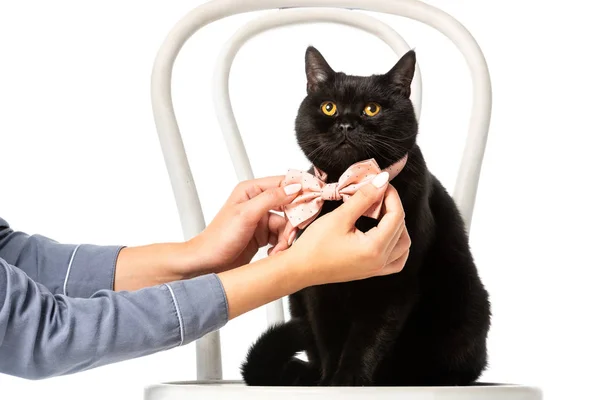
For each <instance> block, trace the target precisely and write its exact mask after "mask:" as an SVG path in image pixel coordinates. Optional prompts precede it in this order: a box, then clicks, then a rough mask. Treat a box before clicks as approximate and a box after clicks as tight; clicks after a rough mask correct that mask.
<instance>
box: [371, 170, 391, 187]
mask: <svg viewBox="0 0 600 400" xmlns="http://www.w3.org/2000/svg"><path fill="white" fill-rule="evenodd" d="M389 179H390V174H389V173H387V172H382V173H380V174H379V175H377V176H376V177H375V178H373V180H372V181H371V183H373V186H375V187H376V188H381V187H383V185H385V184H386V183H388V180H389Z"/></svg>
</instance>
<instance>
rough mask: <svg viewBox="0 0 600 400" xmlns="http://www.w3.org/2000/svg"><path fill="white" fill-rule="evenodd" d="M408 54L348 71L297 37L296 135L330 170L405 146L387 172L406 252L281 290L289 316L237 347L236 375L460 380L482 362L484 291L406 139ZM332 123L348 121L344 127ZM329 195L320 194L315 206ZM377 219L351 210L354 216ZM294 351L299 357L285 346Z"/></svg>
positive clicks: (439, 191)
mask: <svg viewBox="0 0 600 400" xmlns="http://www.w3.org/2000/svg"><path fill="white" fill-rule="evenodd" d="M415 62H416V60H415V53H414V52H412V51H411V52H408V53H407V54H406V55H404V56H403V57H402V58H401V59H400V61H398V63H397V64H396V65H395V66H394V67H393V68H392V69H391V70H390V71H389V72H388V73H387V74H383V75H373V76H369V77H358V76H350V75H346V74H344V73H340V72H334V71H333V70H332V69H331V68H330V67H329V65H328V64H327V62H326V61H325V59H324V58H323V57H322V55H321V54H320V53H319V52H318V51H317V50H316V49H314V48H312V47H309V48H308V49H307V52H306V73H307V79H308V82H307V92H308V95H307V97H306V98H305V99H304V101H303V102H302V104H301V106H300V109H299V112H298V117H297V119H296V134H297V139H298V143H299V145H300V147H301V148H302V150H303V151H304V153H305V154H306V155H307V158H308V159H309V160H310V161H311V162H312V163H313V165H315V166H317V167H319V168H321V169H322V170H324V171H325V172H326V173H328V178H329V179H330V180H332V181H335V180H337V179H338V178H339V176H340V174H341V173H342V172H343V171H344V170H345V169H346V168H347V167H349V166H350V165H351V164H353V163H355V162H357V161H360V160H364V159H368V158H375V159H376V160H377V162H378V164H379V165H380V167H381V168H385V167H387V166H389V165H391V164H392V163H394V162H396V161H398V160H400V159H401V158H402V157H403V156H404V155H405V154H407V153H408V163H407V165H406V167H405V169H404V170H403V171H402V172H401V173H400V175H398V176H397V177H396V178H395V179H393V180H392V182H391V183H392V184H393V185H394V187H395V188H396V189H397V190H398V192H399V194H400V197H401V198H402V203H403V205H404V208H405V211H406V227H407V229H408V232H409V233H410V235H411V239H412V246H411V252H410V256H409V259H408V261H407V264H406V266H405V268H404V269H403V270H402V272H400V273H398V274H393V275H389V276H385V277H376V278H371V279H366V280H362V281H356V282H348V283H340V284H332V285H322V286H316V287H309V288H307V289H304V290H302V291H300V292H298V293H295V294H293V295H291V296H290V308H291V310H290V311H291V315H292V320H291V321H289V322H287V323H285V324H283V325H280V326H276V327H273V328H270V329H269V330H268V331H267V332H266V333H264V334H263V335H262V336H261V337H260V338H259V339H258V341H257V342H256V343H255V344H254V345H253V346H252V348H251V349H250V351H249V353H248V358H247V360H246V362H245V363H244V364H243V366H242V375H243V377H244V380H245V382H246V383H247V384H249V385H264V386H271V385H282V386H285V385H322V386H340V385H341V386H361V385H381V386H385V385H394V386H405V385H411V386H413V385H415V386H420V385H432V386H439V385H469V384H472V383H473V382H475V381H476V380H477V379H478V378H479V376H480V375H481V373H482V371H483V370H484V369H485V368H486V366H487V350H486V341H487V334H488V330H489V327H490V304H489V301H488V293H487V291H486V290H485V288H484V286H483V284H482V282H481V281H480V279H479V275H478V273H477V269H476V267H475V264H474V262H473V258H472V256H471V252H470V249H469V245H468V240H467V235H466V233H465V228H464V223H463V220H462V218H461V217H460V214H459V212H458V210H457V208H456V206H455V203H454V202H453V200H452V198H451V197H450V195H449V194H448V193H447V192H446V190H445V189H444V187H443V186H442V185H441V183H440V182H439V181H438V180H437V179H436V178H435V177H434V176H433V175H432V174H431V173H430V172H429V171H428V169H427V167H426V164H425V161H424V159H423V156H422V154H421V151H420V149H419V147H418V146H417V144H416V136H417V131H418V126H417V120H416V118H415V114H414V110H413V107H412V103H411V101H410V100H409V96H410V84H411V81H412V78H413V74H414V68H415ZM325 101H333V102H335V103H336V105H337V114H336V115H334V116H326V115H325V114H324V113H322V112H321V104H322V103H323V102H325ZM368 102H376V103H378V104H380V105H381V111H380V113H379V114H377V115H375V116H373V117H369V116H366V115H364V114H363V113H362V110H363V108H364V107H365V104H366V103H368ZM340 124H350V125H349V128H347V129H346V130H345V131H344V130H343V129H341V128H340ZM347 126H348V125H347ZM339 204H340V203H338V202H326V203H325V207H324V209H323V211H322V214H321V215H324V214H326V213H327V212H330V211H332V210H333V209H335V208H336V207H338V206H339ZM376 223H377V221H375V220H372V219H369V218H361V219H360V220H359V221H358V222H357V227H358V228H359V229H361V230H363V231H365V230H367V229H370V228H371V227H372V226H374V225H375V224H376ZM322 245H323V246H327V243H323V244H322ZM301 351H306V354H307V356H308V360H309V361H308V362H304V361H301V360H299V359H298V358H296V357H294V356H295V355H296V354H297V353H299V352H301Z"/></svg>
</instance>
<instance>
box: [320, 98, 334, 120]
mask: <svg viewBox="0 0 600 400" xmlns="http://www.w3.org/2000/svg"><path fill="white" fill-rule="evenodd" d="M321 111H322V112H323V114H325V115H327V116H328V117H331V116H332V115H333V114H335V112H336V111H337V106H336V105H335V103H334V102H332V101H326V102H324V103H323V104H321Z"/></svg>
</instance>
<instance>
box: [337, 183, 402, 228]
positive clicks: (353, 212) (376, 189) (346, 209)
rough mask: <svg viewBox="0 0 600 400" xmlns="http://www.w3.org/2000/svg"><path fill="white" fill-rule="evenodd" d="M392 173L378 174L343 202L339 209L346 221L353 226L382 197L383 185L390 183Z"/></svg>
mask: <svg viewBox="0 0 600 400" xmlns="http://www.w3.org/2000/svg"><path fill="white" fill-rule="evenodd" d="M389 178H390V174H389V173H387V172H382V173H380V174H379V175H377V176H376V177H375V178H373V180H372V181H371V183H369V184H367V185H364V186H362V187H361V188H360V189H359V190H358V191H357V192H356V193H355V194H354V195H353V196H352V197H350V198H349V199H348V201H346V202H345V203H344V204H342V205H341V206H340V207H339V208H338V209H337V210H334V211H333V212H334V213H335V212H339V213H340V214H343V218H344V220H345V221H344V222H345V223H347V224H348V226H349V227H353V226H354V224H355V223H356V220H358V219H359V218H360V216H361V215H363V214H364V213H365V212H366V211H367V210H368V209H369V208H371V206H372V205H373V204H375V202H377V200H379V199H380V197H381V196H382V195H383V193H384V191H383V189H382V188H383V187H384V186H385V185H386V184H387V183H388V180H389Z"/></svg>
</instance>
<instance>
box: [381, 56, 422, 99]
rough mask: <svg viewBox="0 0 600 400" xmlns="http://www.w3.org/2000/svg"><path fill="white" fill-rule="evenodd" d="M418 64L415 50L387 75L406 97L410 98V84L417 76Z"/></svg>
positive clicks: (403, 57)
mask: <svg viewBox="0 0 600 400" xmlns="http://www.w3.org/2000/svg"><path fill="white" fill-rule="evenodd" d="M416 63H417V55H416V54H415V51H414V50H410V51H409V52H407V53H406V54H405V55H403V56H402V58H401V59H400V60H399V61H398V62H397V63H396V65H394V66H393V67H392V69H391V70H390V71H389V72H388V73H387V74H386V76H387V77H388V78H389V79H390V81H391V82H392V84H394V85H395V86H397V87H398V88H399V89H400V90H401V91H402V94H403V95H405V96H406V97H410V84H411V83H412V80H413V77H414V75H415V66H416Z"/></svg>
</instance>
